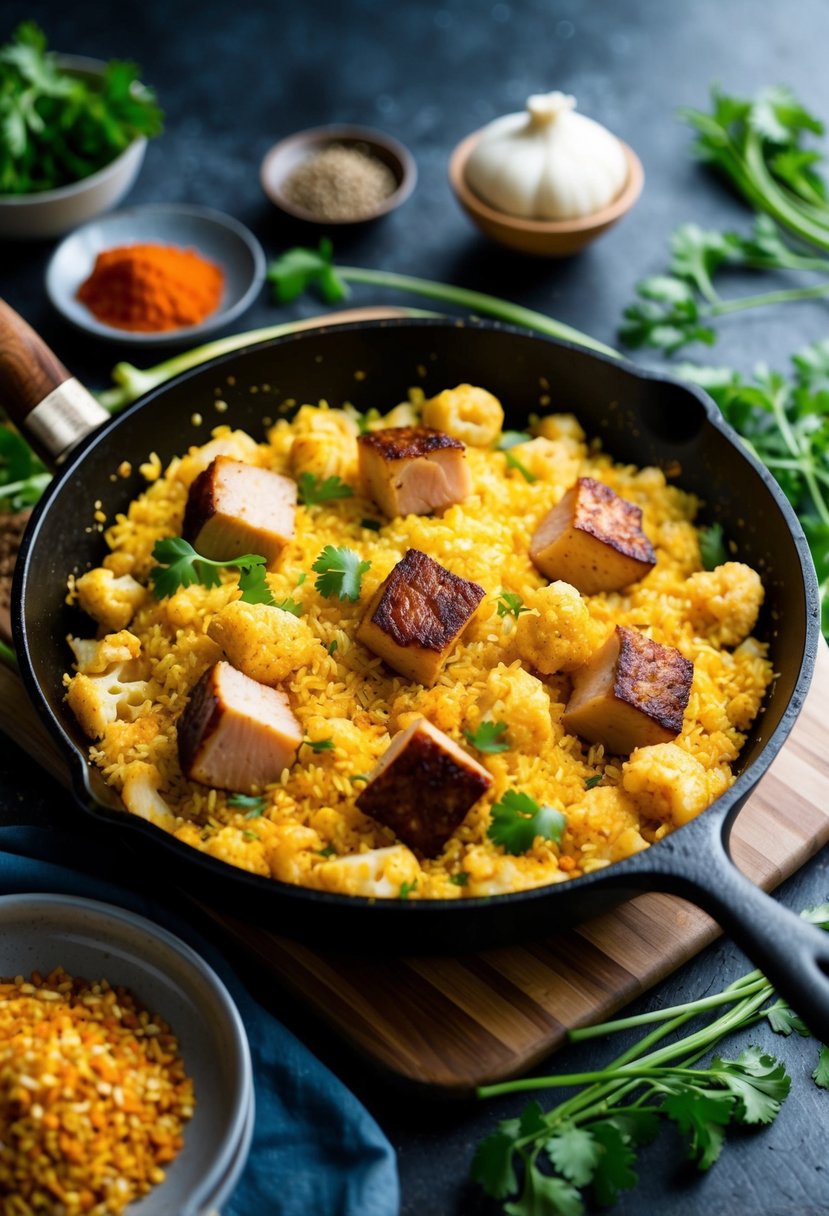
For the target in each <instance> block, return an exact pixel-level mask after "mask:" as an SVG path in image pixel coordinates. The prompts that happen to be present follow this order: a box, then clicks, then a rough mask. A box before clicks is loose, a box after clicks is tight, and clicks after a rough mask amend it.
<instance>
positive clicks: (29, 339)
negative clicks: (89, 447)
mask: <svg viewBox="0 0 829 1216" xmlns="http://www.w3.org/2000/svg"><path fill="white" fill-rule="evenodd" d="M0 405H2V407H3V409H4V410H5V411H6V413H7V414H8V415H9V417H10V418H11V419H12V421H13V422H14V423H16V424H17V426H18V427H19V428H20V429H21V431H23V433H24V434H25V435H26V438H27V439H28V440H29V442H30V443H31V445H32V447H33V448H34V449H35V450H36V451H37V453H38V454H39V455H40V456H41V457H42V459H43V460H44V461H45V462H46V463H47V464H51V465H54V464H59V463H60V462H61V460H63V459H64V458H65V456H66V455H67V454H68V452H69V451H70V450H71V449H72V448H73V447H74V446H75V445H76V444H77V443H78V442H79V441H80V440H81V439H83V438H84V437H85V436H86V435H88V434H89V432H90V431H92V430H94V429H95V428H96V427H97V426H99V425H100V424H101V423H102V422H105V421H106V419H107V418H108V417H109V415H108V414H107V412H106V410H105V409H104V408H103V407H102V406H100V405H99V404H98V402H97V401H96V400H95V398H94V397H93V396H92V394H91V393H89V392H88V391H87V390H86V389H85V388H84V387H83V385H82V384H80V383H79V382H78V381H77V380H76V379H75V378H74V376H72V374H71V373H70V372H69V371H67V369H66V368H65V367H64V366H63V364H62V363H61V361H60V359H58V357H57V356H56V355H55V354H53V352H52V351H51V350H50V349H49V347H48V346H47V345H46V343H45V342H44V341H43V339H42V338H41V337H39V336H38V334H36V333H35V331H34V330H33V329H32V328H31V326H30V325H28V324H27V323H26V322H25V321H24V320H23V318H22V317H21V316H19V315H18V314H17V313H16V312H15V311H14V309H13V308H10V307H9V305H8V304H7V303H6V302H5V301H4V300H2V299H0Z"/></svg>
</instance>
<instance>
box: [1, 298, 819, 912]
mask: <svg viewBox="0 0 829 1216" xmlns="http://www.w3.org/2000/svg"><path fill="white" fill-rule="evenodd" d="M459 328H463V329H474V330H481V331H490V332H491V331H496V332H502V333H506V334H513V335H515V336H518V337H521V338H531V339H533V340H534V341H536V342H541V343H544V344H547V345H550V346H553V347H556V348H561V349H564V350H567V351H573V352H574V353H576V354H578V355H579V356H586V357H587V358H588V359H590V360H593V361H597V362H599V363H601V364H605V365H608V366H610V367H612V368H614V369H616V370H620V371H622V372H623V373H625V374H627V375H629V376H631V377H632V378H633V379H634V380H640V381H645V382H649V383H655V384H663V385H669V386H672V387H673V388H675V389H677V390H679V391H680V392H682V393H686V394H688V395H690V396H691V397H692V398H694V399H695V400H696V401H697V402H698V403H699V404H700V405H701V406H702V408H703V412H704V414H705V422H706V423H707V424H709V425H711V426H713V427H714V429H715V430H717V431H719V432H720V433H721V435H722V436H723V437H724V438H725V439H726V441H727V443H728V445H729V447H730V448H731V450H732V453H733V455H734V457H735V459H737V460H741V461H743V462H745V463H747V464H748V465H749V467H750V468H751V469H752V470H753V471H754V473H755V474H756V475H757V476H759V478H760V479H761V481H762V482H763V483H764V485H765V486H766V488H767V489H768V490H769V492H770V494H771V496H772V498H773V499H774V501H775V503H776V505H777V507H778V509H779V510H780V511H781V513H782V515H783V517H784V520H785V523H786V525H787V528H788V531H789V534H790V536H791V538H792V541H793V544H794V547H795V551H796V553H797V556H798V561H799V565H800V570H801V575H802V578H803V588H804V606H805V616H806V619H805V632H804V643H803V653H802V655H801V660H800V666H799V670H798V672H797V677H796V679H795V682H794V687H793V690H792V695H791V697H790V699H789V702H788V705H787V706H786V708H785V710H784V711H783V713H782V715H781V718H780V721H779V722H778V724H777V726H776V727H775V728H774V730H773V731H772V733H771V734H770V735H769V737H768V739H767V740H766V742H765V743H764V744H763V746H762V749H761V751H760V753H759V755H758V756H757V757H756V758H755V759H754V760H753V761H752V762H751V763H750V764H748V765H747V766H746V768H745V769H744V770H743V772H742V773H740V774H739V776H738V777H737V779H736V781H735V782H734V784H733V785H732V786H730V787H729V789H728V790H726V791H725V793H724V794H721V795H720V797H719V798H717V799H715V800H714V802H713V803H711V805H710V806H709V807H707V808H706V810H705V811H704V812H703V813H702V814H701V815H700V816H698V817H697V818H696V819H695V820H692V821H691V822H689V823H688V824H685V825H683V827H682V828H678V829H676V830H675V831H674V832H671V833H670V834H669V835H667V836H665V837H663V839H662V840H660V841H657V842H656V846H658V845H666V844H667V845H669V846H671V842H674V844H673V846H672V847H675V842H676V838H677V834H678V833H684V834H685V835H684V836H683V840H685V839H690V837H691V836H692V835H693V834H694V827H695V825H696V831H697V832H699V830H700V828H699V825H700V823H703V830H704V829H705V828H708V829H712V828H713V829H715V828H716V824H715V820H716V823H717V824H719V826H720V831H721V832H722V833H723V836H725V835H726V834H727V832H728V831H729V830H730V826H731V824H732V823H733V820H734V819H735V818H736V816H737V814H738V813H739V810H740V808H741V807H742V804H743V802H744V801H745V800H746V798H747V797H748V795H749V794H750V793H751V791H752V790H753V789H754V788H755V787H756V785H757V784H758V783H759V781H760V779H761V778H762V777H763V776H764V774H765V773H766V772H767V770H768V768H769V766H770V765H771V763H772V761H773V760H774V759H775V757H776V756H777V754H778V753H779V751H780V749H781V748H782V746H783V744H784V743H785V741H786V739H787V738H788V736H789V734H790V732H791V729H792V727H793V725H794V722H795V721H796V719H797V717H798V715H799V713H800V710H801V708H802V706H803V702H804V700H805V698H806V694H807V693H808V690H809V686H810V684H811V680H812V676H813V673H814V667H815V662H816V657H817V650H818V646H819V644H820V637H821V633H820V601H819V591H818V584H817V577H816V573H815V569H814V565H813V563H812V558H811V553H810V551H809V547H808V543H807V541H806V537H805V534H804V532H803V529H802V527H801V525H800V522H799V520H798V518H797V515H796V514H795V511H794V509H793V507H792V506H791V504H790V503H789V501H788V499H787V498H786V496H785V495H784V493H783V491H782V489H781V487H780V486H779V484H778V483H777V481H776V480H775V478H774V477H773V476H772V474H771V473H770V472H769V470H768V469H767V468H766V466H765V465H764V464H762V462H761V461H759V460H758V459H757V458H756V457H755V456H754V455H753V453H752V452H750V451H749V450H748V449H747V448H746V447H745V446H744V444H743V443H742V441H741V439H740V437H739V435H738V434H737V432H736V431H734V430H733V428H732V427H731V426H729V424H728V423H727V422H726V421H725V419H724V417H723V415H722V413H721V411H720V410H719V407H718V406H717V405H716V403H715V402H714V401H713V399H712V398H711V397H710V396H709V395H708V394H707V393H706V392H705V391H704V390H703V389H701V388H700V387H699V386H697V385H694V384H688V383H686V382H684V381H682V380H680V379H678V378H677V377H674V376H670V375H663V374H662V373H661V372H660V371H658V370H656V369H653V368H646V367H645V368H643V367H640V366H639V365H638V364H635V363H633V362H632V361H631V360H629V359H627V358H624V357H619V358H612V357H611V356H609V355H605V354H603V353H602V352H600V351H595V350H592V349H590V348H589V347H585V346H580V345H579V344H577V343H573V342H567V341H564V340H561V339H558V338H553V337H550V336H548V335H546V334H539V333H537V332H535V331H533V330H530V329H525V328H523V327H521V326H516V325H508V324H505V323H503V322H499V321H489V320H479V319H478V318H474V317H471V318H448V317H439V318H412V317H400V318H396V317H395V318H384V319H381V320H376V321H353V322H347V323H345V324H334V325H320V326H319V327H316V328H313V329H306V330H300V331H297V332H296V333H293V334H285V335H283V336H281V337H278V338H271V339H267V340H265V341H263V342H257V343H254V344H252V345H250V346H247V347H243V348H241V349H238V350H235V351H230V352H227V353H225V354H221V355H217V356H216V357H215V358H214V359H211V360H209V361H207V362H205V363H202V364H199V365H197V366H196V367H193V368H189V369H188V370H186V371H184V372H181V373H180V374H179V375H177V376H174V377H173V378H172V379H170V380H167V381H165V382H164V383H163V384H161V385H158V386H156V387H155V388H153V389H150V390H149V391H148V392H147V393H145V394H143V395H142V396H141V397H139V398H138V399H137V400H136V401H134V402H133V403H132V404H131V405H129V406H128V407H127V408H126V409H125V410H123V411H122V412H120V413H119V414H117V415H115V416H114V417H113V418H112V420H111V421H110V422H107V423H104V424H103V425H102V426H101V427H99V428H97V429H96V430H95V431H92V432H90V434H89V435H88V436H85V437H84V438H83V439H82V440H81V441H80V442H79V443H78V445H77V446H76V447H75V449H74V450H73V451H72V452H71V454H70V456H69V458H68V459H67V461H66V462H65V464H64V465H63V466H62V467H61V468H60V470H59V471H58V472H57V473H56V475H55V476H54V478H53V480H52V481H51V482H50V483H49V485H48V487H47V489H46V491H45V493H44V494H43V496H42V497H41V499H40V501H39V502H38V503H37V505H36V507H35V509H34V511H33V514H32V518H31V519H30V521H29V525H28V527H27V529H26V532H25V534H24V537H23V542H22V544H21V546H20V551H19V554H18V558H17V562H16V566H15V573H14V581H13V585H12V627H13V637H14V643H15V649H16V651H17V654H18V656H19V659H20V663H19V674H20V675H21V677H22V679H23V683H24V686H25V688H26V691H27V693H28V696H29V699H30V700H31V701H32V702H33V704H34V706H35V709H36V711H37V713H38V715H39V717H40V718H41V721H43V722H44V723H45V725H46V727H47V729H48V731H49V733H50V735H51V736H52V738H54V739H55V740H56V741H57V743H58V745H59V747H60V750H61V752H62V753H63V755H64V756H65V757H66V758H67V762H68V765H69V768H70V772H71V777H72V789H71V794H72V796H73V798H74V801H75V802H76V803H77V804H78V805H79V807H80V809H81V810H82V811H83V812H84V813H85V814H87V815H89V816H91V817H93V818H95V819H97V820H99V821H100V820H103V821H104V823H105V824H107V825H108V826H109V825H112V826H115V827H120V828H127V829H129V830H132V831H133V832H137V833H138V834H139V837H141V838H143V842H144V843H146V842H147V841H150V840H154V841H155V842H156V844H157V845H161V847H162V848H163V849H164V850H165V851H167V852H168V853H169V854H170V855H171V856H172V857H173V858H175V857H179V858H181V859H182V860H183V861H184V862H185V863H186V865H187V866H188V867H190V868H195V869H197V870H201V871H203V877H205V878H207V879H209V878H210V877H213V878H215V879H217V880H220V881H221V882H223V883H224V882H231V883H232V884H233V885H238V886H239V887H241V888H246V889H247V890H248V891H250V892H251V893H253V894H254V895H255V896H256V898H257V899H259V898H264V900H265V901H266V902H267V897H268V893H269V892H270V893H275V894H277V895H278V897H279V899H280V900H282V901H285V902H295V903H296V904H297V906H298V907H301V906H303V905H307V904H308V903H309V902H311V903H312V904H313V905H314V906H316V907H318V908H322V907H325V906H326V905H328V906H329V908H331V909H332V910H337V909H340V910H343V909H345V908H349V909H351V908H360V909H367V908H373V909H378V908H379V909H380V910H381V911H384V912H386V913H387V917H388V916H398V917H400V916H410V917H411V916H420V917H421V919H425V918H428V917H429V916H432V917H437V916H439V915H440V914H441V913H442V912H443V911H444V910H448V909H450V908H451V909H455V910H456V914H455V919H456V920H459V918H460V909H462V908H463V909H467V919H469V916H470V915H471V914H473V913H474V912H475V911H480V910H481V909H483V908H487V909H491V908H493V907H501V906H503V907H505V908H506V907H513V908H514V907H516V906H517V905H519V904H532V903H536V902H539V901H541V902H543V901H545V900H551V899H552V898H553V897H554V896H555V895H556V894H559V895H561V896H562V897H563V896H564V895H565V894H566V893H573V894H575V893H576V892H580V893H582V894H586V893H587V892H589V891H590V889H591V888H592V889H595V890H596V891H599V890H601V889H605V890H609V889H612V888H613V887H618V888H620V889H621V890H623V891H624V892H625V893H628V892H630V890H631V887H632V886H635V885H636V884H635V881H633V882H631V881H630V880H635V878H636V876H637V875H641V874H648V873H654V874H655V873H658V872H659V870H660V869H661V867H660V865H659V862H658V860H657V863H656V865H648V860H647V859H648V858H649V857H650V856H651V855H652V853H653V849H654V847H656V846H654V845H651V846H650V847H649V848H648V849H645V850H643V851H642V852H641V853H636V854H633V855H632V856H630V857H627V858H624V859H623V860H621V861H617V862H613V863H612V864H611V865H609V866H607V867H604V868H602V869H598V870H594V871H591V872H590V873H589V874H583V875H581V876H580V877H578V878H574V879H568V880H567V881H566V882H562V883H548V884H545V885H543V886H539V887H531V888H528V889H526V890H522V891H512V892H508V893H505V894H499V895H489V896H467V897H465V898H463V899H452V900H446V899H417V900H400V899H378V898H372V897H367V896H357V895H341V894H337V893H334V892H329V891H318V890H316V889H315V888H312V887H304V886H299V885H298V884H294V883H285V882H282V881H280V880H279V879H275V878H265V877H264V876H262V875H258V874H252V873H250V872H249V871H246V870H242V869H240V868H239V867H236V866H232V865H230V863H228V862H224V861H221V860H219V859H218V858H214V857H211V856H210V855H208V854H206V853H202V852H201V851H200V850H198V849H194V848H193V847H192V846H190V845H187V844H184V843H183V842H182V841H179V840H176V839H175V837H172V836H170V834H169V833H167V832H164V831H163V829H161V828H157V827H155V826H154V825H153V824H151V823H148V822H147V821H145V820H143V819H140V818H138V817H136V816H134V815H130V814H129V813H128V812H127V811H126V810H116V809H113V808H110V807H107V806H106V805H104V804H103V803H101V802H99V801H98V799H97V798H96V797H95V795H94V794H93V792H92V790H91V788H90V785H89V782H88V780H87V774H88V772H89V771H90V768H91V766H90V764H89V761H88V759H87V757H86V756H84V755H83V753H82V752H81V750H80V749H79V748H78V747H77V746H76V745H75V743H74V742H73V741H72V739H71V738H70V737H69V736H68V734H67V732H66V730H65V729H64V727H63V725H62V723H61V721H60V719H59V718H58V716H57V715H56V714H55V713H53V711H52V709H51V707H50V705H49V703H48V701H47V699H46V696H45V695H44V694H43V693H42V692H41V690H40V686H39V683H38V681H37V678H36V677H35V674H34V667H33V662H32V657H31V652H30V648H29V640H28V636H27V631H26V626H25V622H24V602H25V598H26V591H27V587H28V574H29V570H28V566H29V561H28V559H29V553H30V552H31V550H32V549H33V548H34V546H35V543H36V541H37V536H38V533H39V531H40V528H41V525H42V522H43V519H44V517H45V516H46V515H47V513H48V511H49V505H50V503H51V501H52V499H53V498H55V497H56V496H57V495H58V494H59V492H60V491H61V489H62V488H63V486H64V484H65V483H66V482H67V481H68V480H69V479H70V477H71V476H72V475H73V473H74V472H75V470H76V469H78V467H79V466H80V465H81V464H82V463H83V461H84V460H85V459H86V456H87V454H88V453H89V452H91V450H92V449H93V448H95V447H97V446H98V445H99V444H101V443H105V442H109V441H110V440H111V438H112V435H113V433H114V432H115V431H117V430H118V429H120V427H121V425H122V424H123V423H124V422H125V421H126V420H127V419H129V418H131V417H132V416H133V414H136V413H138V412H139V411H140V410H141V409H143V408H144V407H146V406H147V405H149V404H150V403H151V402H153V401H155V400H156V399H157V398H159V397H163V396H164V395H165V394H166V393H168V392H170V391H171V390H173V389H177V388H178V387H179V386H180V385H182V384H184V383H186V382H187V381H188V380H191V379H195V378H196V377H198V376H202V375H205V374H206V373H210V372H215V371H218V370H219V369H221V368H224V367H226V366H227V365H228V364H231V363H234V362H237V361H238V360H239V359H245V358H247V357H248V355H249V354H252V353H257V354H258V353H261V352H262V351H263V350H267V349H275V348H279V347H281V346H284V345H287V344H294V343H297V342H299V343H302V342H303V341H305V342H313V341H315V340H317V339H319V337H320V336H323V335H326V334H329V333H333V332H336V333H346V334H347V333H348V332H352V331H355V332H365V331H370V330H386V329H391V330H394V329H423V330H431V329H441V330H445V331H449V332H451V331H453V330H457V329H459ZM670 851H671V848H670V847H669V849H667V850H665V849H663V850H662V852H661V853H660V854H659V856H660V857H666V856H667V854H668V853H669V852H670ZM617 880H618V881H617ZM626 880H629V881H628V882H627V884H626ZM184 890H185V891H186V890H187V885H186V884H185V885H184ZM621 898H625V894H623V895H622V896H621ZM393 909H394V911H393ZM415 909H419V911H415Z"/></svg>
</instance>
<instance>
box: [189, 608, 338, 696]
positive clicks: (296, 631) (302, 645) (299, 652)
mask: <svg viewBox="0 0 829 1216" xmlns="http://www.w3.org/2000/svg"><path fill="white" fill-rule="evenodd" d="M207 632H208V634H209V636H210V637H211V638H212V639H213V641H214V642H217V643H218V644H219V646H221V648H222V650H224V652H225V654H226V655H227V657H228V659H229V660H230V662H231V663H232V664H233V666H234V667H237V668H238V669H239V671H241V672H243V673H244V674H245V675H246V676H250V678H251V679H252V680H258V681H259V683H260V684H270V685H271V686H273V685H276V684H279V683H280V681H282V680H286V679H287V678H288V676H290V675H293V674H294V672H296V671H298V670H299V669H300V667H306V666H307V665H308V664H309V663H310V662H311V661H312V660H313V658H314V656H315V655H316V654H318V653H319V643H318V642H317V640H316V638H315V637H314V635H313V633H312V632H311V630H310V629H309V628H308V626H307V625H306V624H305V622H304V621H301V620H300V619H299V617H296V616H294V615H293V613H291V612H284V611H283V610H282V609H281V608H276V607H274V606H273V605H272V604H248V603H246V602H245V601H244V600H234V601H233V603H232V604H228V605H227V607H226V608H222V610H221V612H217V613H216V615H215V616H214V617H213V619H212V621H211V622H210V624H209V625H208V627H207Z"/></svg>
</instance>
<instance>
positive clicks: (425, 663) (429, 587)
mask: <svg viewBox="0 0 829 1216" xmlns="http://www.w3.org/2000/svg"><path fill="white" fill-rule="evenodd" d="M483 597H484V589H483V587H479V586H478V584H477V583H471V582H469V581H468V580H467V579H465V578H459V577H458V575H457V574H453V573H452V571H451V570H447V569H446V568H445V567H444V566H441V565H440V564H439V563H438V562H436V561H433V559H432V558H431V557H428V556H427V555H426V554H425V553H421V551H420V550H419V549H409V550H408V551H407V552H406V553H405V554H404V555H403V557H402V558H401V560H400V561H399V562H398V563H397V565H396V566H395V567H394V569H393V570H392V572H391V574H390V575H389V576H388V578H387V579H385V580H384V581H383V582H382V583H381V584H380V586H379V587H378V588H377V590H376V591H375V593H374V595H373V596H372V597H371V599H370V600H369V602H368V606H367V608H366V611H365V614H364V615H363V619H362V620H361V621H360V625H359V627H358V629H357V639H358V640H359V641H360V642H362V643H363V644H364V645H366V646H368V648H369V649H370V650H373V651H374V653H375V654H379V656H380V658H381V659H385V661H386V662H387V663H388V665H389V667H393V668H394V670H395V671H399V672H400V674H401V675H403V676H408V678H409V679H410V680H416V681H417V682H418V683H419V684H426V685H430V684H434V682H435V680H436V679H437V678H438V675H439V674H440V670H441V668H442V667H443V664H444V663H445V662H446V660H447V658H448V657H449V652H450V651H451V649H452V647H453V646H454V644H455V643H456V642H457V640H458V639H459V638H460V636H461V634H462V633H463V631H464V629H466V627H467V625H468V624H469V622H470V621H471V620H472V617H473V616H474V615H475V613H476V611H477V610H478V606H479V604H480V602H481V600H482V599H483Z"/></svg>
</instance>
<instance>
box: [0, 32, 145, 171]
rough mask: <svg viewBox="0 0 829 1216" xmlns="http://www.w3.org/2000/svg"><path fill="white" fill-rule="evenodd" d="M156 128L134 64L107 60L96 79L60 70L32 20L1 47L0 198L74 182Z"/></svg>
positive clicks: (95, 169) (106, 162) (107, 162)
mask: <svg viewBox="0 0 829 1216" xmlns="http://www.w3.org/2000/svg"><path fill="white" fill-rule="evenodd" d="M161 123H162V113H161V110H160V109H159V108H158V106H157V105H156V101H155V97H154V95H153V94H152V92H151V91H150V90H149V89H147V88H145V87H144V86H143V85H141V84H140V83H139V81H138V68H137V67H136V65H135V64H134V63H124V62H121V61H119V60H112V61H111V62H110V63H108V64H107V65H106V69H105V71H104V74H103V77H102V78H101V79H100V80H97V79H94V78H93V79H90V78H89V77H85V76H80V75H75V74H72V73H70V72H67V71H64V70H63V69H62V68H61V67H60V66H59V65H58V61H57V59H56V57H55V56H54V55H53V54H51V53H50V52H48V51H47V49H46V38H45V36H44V34H43V32H42V30H40V29H39V28H38V26H37V25H35V24H34V22H32V21H26V22H24V23H23V24H22V25H20V26H18V28H17V30H16V31H15V33H14V35H13V37H12V39H11V41H10V42H8V43H7V44H6V45H5V46H3V47H0V194H34V193H36V192H39V191H42V190H54V189H55V188H56V187H59V186H65V185H67V184H69V183H70V182H75V181H79V180H80V179H81V178H84V177H88V176H89V174H90V173H95V172H96V171H97V170H98V169H102V168H103V167H104V165H107V164H109V162H110V161H111V160H114V158H115V157H116V156H118V154H119V153H120V152H123V151H124V149H125V148H126V147H128V146H129V144H131V143H132V141H133V140H134V139H135V138H136V137H137V136H139V135H144V136H153V135H158V133H159V132H160V131H161Z"/></svg>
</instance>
